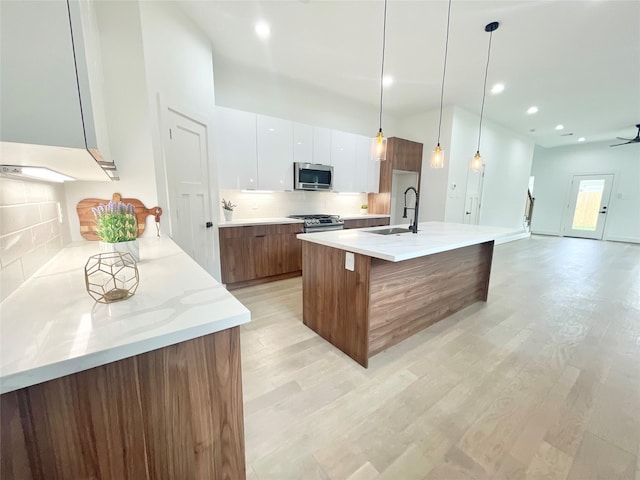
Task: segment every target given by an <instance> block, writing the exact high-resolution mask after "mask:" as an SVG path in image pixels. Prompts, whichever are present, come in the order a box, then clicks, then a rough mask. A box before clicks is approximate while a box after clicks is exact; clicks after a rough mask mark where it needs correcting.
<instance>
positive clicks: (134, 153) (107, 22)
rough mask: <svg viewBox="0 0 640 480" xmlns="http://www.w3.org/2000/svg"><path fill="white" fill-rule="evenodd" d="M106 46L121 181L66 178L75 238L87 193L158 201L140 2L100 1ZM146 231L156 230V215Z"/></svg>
mask: <svg viewBox="0 0 640 480" xmlns="http://www.w3.org/2000/svg"><path fill="white" fill-rule="evenodd" d="M94 5H95V10H96V17H97V24H98V28H99V32H98V34H99V35H98V36H99V40H100V47H101V50H102V63H103V65H102V67H103V68H102V71H103V74H104V92H103V93H104V99H105V104H106V116H107V126H108V129H109V138H110V146H111V154H112V156H113V160H114V161H115V162H116V165H117V167H118V172H119V174H120V179H121V180H120V181H119V182H68V183H65V194H66V200H67V211H68V215H67V217H68V219H69V226H70V230H71V239H72V240H82V237H81V236H80V231H79V229H80V227H79V221H78V215H77V213H76V205H77V203H78V201H80V200H82V199H83V198H101V199H105V200H109V199H111V195H112V194H113V193H114V192H119V193H120V194H121V195H122V196H123V197H130V198H138V199H139V200H141V201H142V202H143V203H144V204H145V205H146V206H147V207H153V206H155V205H157V202H158V198H157V193H156V185H155V174H154V163H153V151H152V148H151V128H150V122H149V108H148V103H147V89H146V79H145V71H144V56H143V50H142V37H141V34H140V14H139V9H138V3H137V2H95V3H94ZM145 235H155V227H154V221H153V217H148V219H147V229H146V230H145Z"/></svg>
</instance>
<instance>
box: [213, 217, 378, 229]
mask: <svg viewBox="0 0 640 480" xmlns="http://www.w3.org/2000/svg"><path fill="white" fill-rule="evenodd" d="M332 215H333V214H332ZM336 215H338V214H336ZM339 216H340V218H341V219H343V220H357V219H360V218H388V217H389V216H390V215H378V214H364V215H359V214H354V215H339ZM279 223H280V224H281V223H303V221H302V220H300V219H297V218H289V217H268V218H239V219H237V220H232V221H230V222H224V223H220V225H218V227H220V228H224V227H248V226H251V225H276V224H279Z"/></svg>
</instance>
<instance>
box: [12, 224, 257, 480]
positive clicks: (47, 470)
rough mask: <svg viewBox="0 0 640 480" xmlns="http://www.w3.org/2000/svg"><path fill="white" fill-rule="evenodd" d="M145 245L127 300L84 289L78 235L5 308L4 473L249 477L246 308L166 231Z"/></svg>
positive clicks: (88, 248)
mask: <svg viewBox="0 0 640 480" xmlns="http://www.w3.org/2000/svg"><path fill="white" fill-rule="evenodd" d="M139 242H140V252H141V261H140V263H138V269H139V278H140V284H139V287H138V290H137V292H136V293H135V295H134V296H132V297H131V298H129V299H128V300H126V301H122V302H117V303H111V304H99V303H95V302H94V300H93V299H92V298H91V297H90V296H89V295H88V294H87V293H86V291H85V284H84V271H83V269H84V265H85V263H86V261H87V259H88V257H89V256H91V255H93V254H96V253H98V245H97V243H96V242H91V243H88V242H83V243H80V244H74V245H72V246H71V247H68V248H65V249H63V250H62V251H61V252H60V253H59V254H58V255H57V256H56V257H54V259H53V260H51V262H49V263H48V264H47V265H46V266H45V267H43V268H42V269H41V270H40V271H39V272H37V273H36V274H35V275H34V276H33V277H32V278H30V279H29V280H28V281H27V282H25V284H24V285H22V286H21V287H20V288H19V289H18V290H16V291H15V292H13V293H12V294H11V295H10V296H9V297H8V298H7V299H6V300H5V301H4V302H3V303H2V304H1V309H2V310H1V314H2V317H1V319H0V333H1V339H0V347H1V353H0V393H2V396H1V397H0V402H1V403H0V408H1V414H2V424H1V427H2V437H1V442H2V443H1V445H0V449H1V450H0V452H1V456H2V462H1V470H0V477H1V478H3V479H13V478H15V479H29V478H46V479H70V478H97V479H106V478H109V479H111V478H119V479H151V478H153V479H175V478H192V479H222V478H245V459H244V423H243V408H242V376H241V368H240V332H239V328H240V327H239V325H241V324H243V323H246V322H249V321H250V312H249V311H248V310H247V309H246V308H245V307H244V306H243V305H242V304H241V303H240V302H238V301H237V300H236V299H235V298H234V297H233V296H232V295H231V294H230V293H229V292H227V290H226V289H225V288H224V287H223V286H222V285H220V284H219V283H218V282H216V281H215V280H214V279H213V278H212V277H211V276H210V275H209V274H208V273H207V272H206V271H204V270H203V269H202V268H201V267H200V266H198V265H197V264H196V263H195V262H194V261H193V260H192V259H191V258H190V257H189V256H188V255H187V254H186V253H184V252H183V251H182V250H181V249H180V248H178V247H177V246H176V245H175V244H174V243H173V242H172V241H171V239H169V238H154V237H144V238H141V239H139Z"/></svg>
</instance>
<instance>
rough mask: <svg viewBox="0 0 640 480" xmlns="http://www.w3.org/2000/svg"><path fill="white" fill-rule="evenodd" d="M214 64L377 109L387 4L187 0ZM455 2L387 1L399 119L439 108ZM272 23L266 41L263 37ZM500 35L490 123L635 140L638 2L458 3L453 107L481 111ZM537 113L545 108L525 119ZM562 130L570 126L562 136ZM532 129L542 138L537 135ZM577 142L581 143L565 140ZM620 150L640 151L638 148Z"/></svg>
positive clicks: (391, 107)
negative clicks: (257, 28)
mask: <svg viewBox="0 0 640 480" xmlns="http://www.w3.org/2000/svg"><path fill="white" fill-rule="evenodd" d="M181 5H182V6H183V8H184V10H185V11H186V12H187V14H188V15H189V16H190V17H191V18H193V20H194V21H195V22H196V23H197V24H199V25H200V26H201V27H202V29H203V30H204V31H205V32H206V33H207V34H208V35H209V37H210V38H211V42H212V44H213V50H214V56H218V57H219V56H223V57H226V58H227V59H229V60H232V61H233V62H237V63H240V64H244V65H247V66H251V67H254V68H259V69H264V70H266V71H270V72H274V73H276V74H278V75H282V76H286V77H290V78H293V79H297V80H299V81H302V82H305V83H309V84H312V85H315V86H318V87H321V88H323V89H325V90H330V91H334V92H335V93H336V94H340V95H344V96H347V97H350V98H353V99H355V100H358V101H360V102H365V103H367V104H370V105H372V106H377V105H378V102H379V94H380V92H379V88H380V87H379V82H380V60H381V52H382V20H383V7H384V2H383V0H378V1H364V0H362V1H360V0H353V1H347V0H341V1H326V0H300V1H296V0H281V1H273V0H272V1H261V2H250V1H241V0H236V1H203V0H182V1H181ZM447 5H448V3H447V1H446V0H426V1H425V0H414V1H404V0H389V3H388V7H387V47H386V53H385V56H386V64H385V73H389V74H390V75H392V76H393V77H394V80H395V81H394V84H393V85H392V86H391V87H388V88H385V93H384V111H385V112H387V113H390V114H393V115H394V116H397V117H402V116H405V115H410V114H413V113H417V112H421V111H425V110H432V109H437V108H438V107H439V102H440V86H441V80H442V62H443V56H444V44H445V29H446V13H447ZM259 19H263V20H265V21H267V22H268V23H269V24H270V26H271V37H270V38H269V40H268V41H266V42H265V41H261V40H259V39H258V38H257V37H256V35H255V34H254V24H255V22H256V21H257V20H259ZM494 20H495V21H499V22H500V28H499V29H498V30H497V31H495V32H494V33H493V41H492V49H491V62H490V66H489V75H488V83H487V90H489V89H490V87H491V86H492V85H493V84H495V83H497V82H502V83H504V84H505V90H504V92H503V93H501V94H499V95H491V94H490V93H487V100H486V105H485V118H489V119H491V120H493V121H495V122H498V123H500V124H502V125H504V126H506V127H508V128H510V129H512V130H514V131H516V132H519V133H521V134H525V135H529V136H531V137H532V138H534V139H535V141H536V143H538V144H540V145H542V146H544V147H553V146H559V145H569V144H573V143H576V142H577V139H578V137H580V136H584V137H586V139H587V142H592V141H601V140H606V141H611V142H612V143H618V142H614V140H615V137H616V136H623V137H627V138H633V137H634V136H635V134H636V128H635V127H634V125H635V124H637V123H640V1H638V0H578V1H570V0H502V1H484V0H453V1H452V9H451V27H450V37H449V38H450V39H449V55H448V66H447V76H446V83H445V99H444V103H445V105H458V106H461V107H463V108H465V109H467V110H469V111H470V112H475V113H478V114H479V112H480V104H481V100H482V84H483V79H484V69H485V63H486V59H487V47H488V43H489V34H488V33H486V32H485V31H484V27H485V25H486V24H487V23H489V22H491V21H494ZM531 105H536V106H537V107H538V108H539V109H540V110H539V112H538V113H537V114H535V115H527V114H526V113H525V112H526V110H527V108H528V107H530V106H531ZM557 124H563V125H565V129H564V130H563V131H561V132H557V131H555V130H554V127H555V126H556V125H557ZM531 130H535V131H534V132H533V133H532V132H531ZM567 133H573V135H572V136H561V135H562V134H567ZM620 148H638V147H637V146H636V145H629V146H628V147H627V146H625V147H620Z"/></svg>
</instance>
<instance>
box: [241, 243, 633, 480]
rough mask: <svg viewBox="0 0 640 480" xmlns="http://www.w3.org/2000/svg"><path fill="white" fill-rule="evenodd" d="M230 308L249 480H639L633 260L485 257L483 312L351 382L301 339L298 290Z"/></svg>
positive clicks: (613, 250)
mask: <svg viewBox="0 0 640 480" xmlns="http://www.w3.org/2000/svg"><path fill="white" fill-rule="evenodd" d="M233 293H234V295H236V296H237V297H238V298H239V299H240V300H241V301H242V302H243V303H244V304H245V305H247V307H248V308H249V309H250V310H251V312H252V323H250V324H248V325H246V326H244V327H243V329H242V336H241V343H242V359H243V361H242V367H243V387H244V395H245V432H246V454H247V478H248V479H250V480H256V479H259V480H289V479H291V480H294V479H305V480H306V479H349V480H355V479H365V480H371V479H393V480H409V479H447V480H450V479H469V478H473V479H476V478H477V479H489V478H490V479H501V478H514V479H533V478H535V479H572V480H583V479H592V478H593V479H603V480H614V479H631V480H633V479H634V478H635V479H636V480H640V463H639V458H640V447H639V445H640V245H632V244H624V243H614V242H599V241H594V240H583V239H571V238H556V237H543V236H533V237H531V238H530V239H525V240H519V241H516V242H512V243H509V244H505V245H500V246H497V247H496V249H495V253H494V264H493V270H492V278H491V287H490V289H489V300H488V302H487V303H476V304H475V305H472V306H471V307H469V308H467V309H465V310H463V311H462V312H459V313H457V314H455V315H454V316H452V317H449V318H448V319H445V320H443V321H441V322H439V323H437V324H436V325H434V326H432V327H430V328H428V329H426V330H424V331H423V332H421V333H419V334H417V335H415V336H414V337H412V338H410V339H408V340H406V341H404V342H402V343H401V344H399V345H396V346H395V347H393V348H391V349H389V350H387V351H384V352H382V353H380V354H378V355H377V356H375V357H373V358H372V359H371V361H370V367H369V369H366V370H365V369H364V368H362V367H361V366H360V365H358V364H357V363H355V362H354V361H353V360H351V359H350V358H348V357H347V356H345V355H344V354H342V353H341V352H340V351H338V350H337V349H336V348H334V347H333V346H332V345H330V344H329V343H327V342H325V341H324V340H322V339H321V338H320V337H318V336H317V335H316V334H314V333H313V332H312V331H311V330H309V329H307V328H306V327H305V326H304V325H303V324H302V298H301V280H300V278H294V279H290V280H284V281H281V282H274V283H271V284H266V285H261V286H256V287H250V288H246V289H242V290H238V291H235V292H233Z"/></svg>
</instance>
